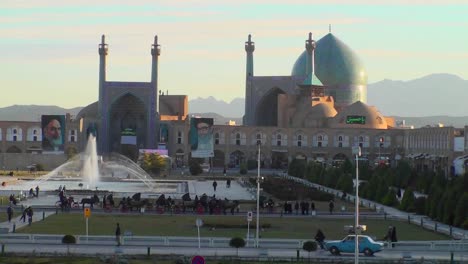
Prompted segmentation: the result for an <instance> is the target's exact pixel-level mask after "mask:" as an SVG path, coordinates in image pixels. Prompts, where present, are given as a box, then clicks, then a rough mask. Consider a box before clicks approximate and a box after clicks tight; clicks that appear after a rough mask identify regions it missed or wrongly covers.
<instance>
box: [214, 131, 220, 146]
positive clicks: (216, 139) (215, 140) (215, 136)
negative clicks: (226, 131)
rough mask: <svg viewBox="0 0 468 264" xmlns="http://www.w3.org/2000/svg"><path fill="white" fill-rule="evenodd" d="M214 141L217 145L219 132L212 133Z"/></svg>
mask: <svg viewBox="0 0 468 264" xmlns="http://www.w3.org/2000/svg"><path fill="white" fill-rule="evenodd" d="M214 143H215V145H219V133H215V135H214Z"/></svg>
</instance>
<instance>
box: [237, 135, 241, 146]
mask: <svg viewBox="0 0 468 264" xmlns="http://www.w3.org/2000/svg"><path fill="white" fill-rule="evenodd" d="M240 144H241V135H240V133H237V134H236V145H238V146H240Z"/></svg>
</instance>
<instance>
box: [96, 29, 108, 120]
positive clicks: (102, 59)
mask: <svg viewBox="0 0 468 264" xmlns="http://www.w3.org/2000/svg"><path fill="white" fill-rule="evenodd" d="M106 56H107V44H106V36H105V35H102V37H101V44H99V102H98V108H99V109H98V113H99V115H101V114H102V112H103V111H102V110H103V107H104V86H105V84H106Z"/></svg>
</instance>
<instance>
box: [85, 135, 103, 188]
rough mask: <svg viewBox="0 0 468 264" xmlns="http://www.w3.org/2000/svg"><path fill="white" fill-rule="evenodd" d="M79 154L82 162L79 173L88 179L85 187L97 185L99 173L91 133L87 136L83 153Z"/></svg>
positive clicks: (95, 149) (93, 139)
mask: <svg viewBox="0 0 468 264" xmlns="http://www.w3.org/2000/svg"><path fill="white" fill-rule="evenodd" d="M80 156H81V160H82V162H83V168H82V169H81V175H83V176H84V177H86V178H87V180H88V184H87V189H89V188H90V187H97V184H98V182H99V181H100V175H99V165H98V155H97V147H96V138H95V137H94V136H93V135H90V136H89V138H88V144H87V145H86V150H85V153H84V154H82V155H80Z"/></svg>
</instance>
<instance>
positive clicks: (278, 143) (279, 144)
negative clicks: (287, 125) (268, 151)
mask: <svg viewBox="0 0 468 264" xmlns="http://www.w3.org/2000/svg"><path fill="white" fill-rule="evenodd" d="M276 146H281V134H278V135H276Z"/></svg>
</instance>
